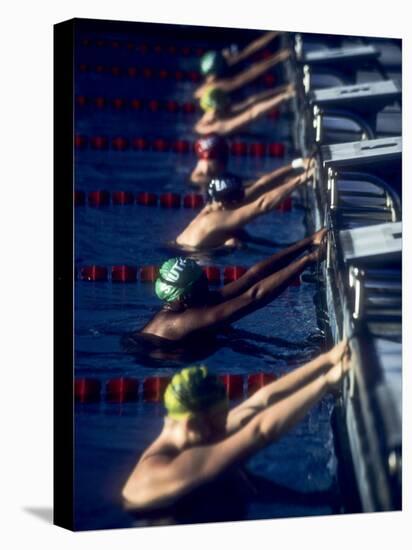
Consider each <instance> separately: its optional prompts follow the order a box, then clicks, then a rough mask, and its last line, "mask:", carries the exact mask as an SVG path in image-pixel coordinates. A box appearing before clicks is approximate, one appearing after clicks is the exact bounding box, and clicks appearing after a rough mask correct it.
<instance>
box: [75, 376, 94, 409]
mask: <svg viewBox="0 0 412 550" xmlns="http://www.w3.org/2000/svg"><path fill="white" fill-rule="evenodd" d="M100 396H101V383H100V380H97V379H95V378H77V379H76V380H75V381H74V398H75V400H76V401H77V402H78V403H92V402H96V401H100Z"/></svg>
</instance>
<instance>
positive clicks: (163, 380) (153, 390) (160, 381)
mask: <svg viewBox="0 0 412 550" xmlns="http://www.w3.org/2000/svg"><path fill="white" fill-rule="evenodd" d="M170 380H171V377H170V376H153V377H150V378H146V379H145V380H144V381H143V399H144V401H152V402H159V401H161V400H162V399H163V395H164V393H165V390H166V388H167V386H168V384H169V382H170Z"/></svg>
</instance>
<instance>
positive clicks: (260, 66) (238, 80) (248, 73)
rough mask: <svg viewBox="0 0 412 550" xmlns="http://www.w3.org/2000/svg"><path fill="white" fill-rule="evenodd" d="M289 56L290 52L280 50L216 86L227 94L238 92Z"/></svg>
mask: <svg viewBox="0 0 412 550" xmlns="http://www.w3.org/2000/svg"><path fill="white" fill-rule="evenodd" d="M289 56H290V51H289V50H287V49H283V50H280V51H279V52H277V53H275V54H273V55H272V56H271V57H269V58H268V59H264V60H263V61H260V62H258V63H253V64H252V65H251V66H250V67H248V68H247V69H245V70H244V71H242V72H240V73H238V74H237V75H235V76H232V77H231V78H226V79H223V78H222V80H221V81H218V82H217V86H218V87H219V88H221V89H222V90H223V91H225V92H227V93H231V92H233V91H235V90H238V89H239V88H241V87H242V86H245V85H246V84H249V83H250V82H253V80H256V78H258V77H259V76H262V75H263V74H265V73H266V72H267V71H268V70H269V69H272V68H273V67H275V66H276V65H278V64H279V63H281V62H282V61H285V60H286V59H287V58H288V57H289Z"/></svg>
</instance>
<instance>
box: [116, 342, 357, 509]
mask: <svg viewBox="0 0 412 550" xmlns="http://www.w3.org/2000/svg"><path fill="white" fill-rule="evenodd" d="M349 359H350V352H349V346H348V343H347V341H345V340H344V341H342V342H340V343H339V344H337V345H336V346H335V347H334V348H332V349H331V350H330V351H329V352H327V353H323V354H321V355H319V356H318V357H317V358H316V359H313V360H312V361H310V362H309V363H307V364H306V365H304V366H302V367H298V368H296V369H295V370H293V371H292V372H290V373H289V374H287V375H285V376H282V377H281V378H279V379H278V380H276V381H274V382H272V383H271V384H268V385H267V386H265V387H263V388H261V389H260V390H258V391H257V392H256V393H255V394H254V395H252V397H249V398H248V399H246V400H245V401H244V402H243V403H241V404H240V405H238V406H235V407H234V408H233V409H231V410H229V407H228V401H227V397H226V391H225V388H224V386H223V384H222V383H221V382H220V381H219V379H218V377H217V376H216V375H213V374H211V373H209V372H208V370H207V368H206V367H205V366H194V367H189V368H185V369H183V370H182V371H181V372H179V373H178V374H175V376H174V377H173V378H172V380H171V382H170V383H169V385H168V387H167V389H166V392H165V394H164V405H165V408H166V412H167V415H166V417H165V419H164V425H163V429H162V431H161V433H160V435H159V436H158V437H157V438H156V439H155V441H154V442H153V443H152V444H151V445H150V446H149V447H148V448H147V449H146V450H145V451H144V452H143V454H142V455H141V457H140V459H139V461H138V462H137V465H136V466H135V468H134V470H133V471H132V473H131V475H130V477H129V478H128V480H127V481H126V483H125V485H124V487H123V490H122V496H123V498H124V502H125V506H126V508H128V509H129V510H137V511H150V510H156V509H165V508H167V507H172V508H174V507H175V506H176V505H179V503H180V502H181V501H182V499H183V498H184V497H185V496H189V497H190V502H191V506H192V507H195V506H196V500H199V497H200V496H201V498H202V499H203V500H204V498H205V497H206V495H205V492H204V493H203V495H199V492H198V491H199V489H202V488H203V490H204V489H206V488H210V489H211V488H212V487H213V485H216V483H218V484H219V486H220V487H221V488H222V485H221V479H222V476H223V475H225V474H226V475H227V474H229V472H233V471H234V470H237V471H239V470H240V466H241V464H242V463H244V462H245V460H247V459H248V458H250V457H251V456H252V455H253V454H255V453H256V452H258V451H259V450H261V449H262V448H264V447H266V446H268V445H270V444H271V443H273V442H275V441H278V440H279V439H280V438H281V437H282V436H284V435H285V434H287V433H288V432H289V431H290V430H291V429H292V428H293V427H294V426H295V425H296V424H298V423H299V422H300V421H301V420H302V419H303V418H304V417H305V415H306V414H307V413H308V412H309V411H310V410H311V408H312V407H313V406H314V405H316V404H317V403H318V402H319V401H320V400H321V399H322V398H323V397H324V396H325V395H326V394H327V393H329V392H336V390H338V389H339V387H340V384H341V382H342V380H343V378H344V377H345V376H346V375H347V373H348V372H349V369H350V360H349ZM239 473H241V471H240V472H239ZM196 496H197V498H196Z"/></svg>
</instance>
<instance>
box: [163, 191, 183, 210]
mask: <svg viewBox="0 0 412 550" xmlns="http://www.w3.org/2000/svg"><path fill="white" fill-rule="evenodd" d="M180 202H181V199H180V195H178V194H177V193H163V194H162V195H160V206H161V207H162V208H179V207H180Z"/></svg>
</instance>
